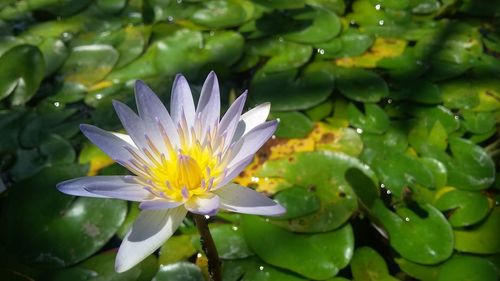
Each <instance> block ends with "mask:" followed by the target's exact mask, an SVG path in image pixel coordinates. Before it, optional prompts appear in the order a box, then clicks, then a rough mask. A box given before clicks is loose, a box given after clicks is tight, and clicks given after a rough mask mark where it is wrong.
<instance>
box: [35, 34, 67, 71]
mask: <svg viewBox="0 0 500 281" xmlns="http://www.w3.org/2000/svg"><path fill="white" fill-rule="evenodd" d="M39 48H40V51H41V52H42V54H43V60H44V62H45V76H49V75H52V74H53V73H54V72H55V71H56V70H58V69H59V68H60V67H61V66H62V65H63V64H64V61H65V60H66V58H67V57H68V55H69V51H68V48H67V47H66V45H65V44H64V42H63V41H62V40H60V39H54V38H47V39H45V40H44V41H43V43H42V44H40V45H39Z"/></svg>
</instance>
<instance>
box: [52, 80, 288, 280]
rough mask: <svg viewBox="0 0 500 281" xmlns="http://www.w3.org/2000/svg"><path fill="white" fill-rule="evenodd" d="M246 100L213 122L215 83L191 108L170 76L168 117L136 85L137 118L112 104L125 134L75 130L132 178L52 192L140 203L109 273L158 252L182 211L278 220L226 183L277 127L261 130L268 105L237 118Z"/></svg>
mask: <svg viewBox="0 0 500 281" xmlns="http://www.w3.org/2000/svg"><path fill="white" fill-rule="evenodd" d="M246 96H247V95H246V92H245V93H243V94H242V95H241V96H239V97H238V98H237V99H236V100H235V101H234V103H233V104H232V105H231V106H230V107H229V109H228V110H227V112H226V114H225V115H224V116H223V117H222V119H220V117H219V114H220V94H219V84H218V81H217V77H216V75H215V74H214V73H213V72H212V73H210V74H209V75H208V77H207V79H206V80H205V83H204V84H203V87H202V89H201V95H200V99H199V101H198V105H197V106H196V108H195V106H194V102H193V97H192V94H191V90H190V88H189V85H188V83H187V81H186V79H185V78H184V77H183V76H182V75H177V77H176V78H175V81H174V84H173V88H172V95H171V102H170V104H171V107H170V114H169V112H168V111H167V109H166V108H165V107H164V106H163V104H162V103H161V101H160V99H159V98H158V96H156V94H154V93H153V91H152V90H151V89H150V88H149V87H148V86H146V84H144V83H143V82H141V81H137V82H136V84H135V97H136V103H137V110H138V114H136V113H135V112H134V111H133V110H132V109H130V108H129V107H128V106H126V105H125V104H123V103H121V102H119V101H114V102H113V106H114V108H115V110H116V113H117V115H118V117H119V119H120V121H121V123H122V124H123V126H124V128H125V130H126V131H127V134H121V133H113V132H108V131H105V130H102V129H99V128H97V127H95V126H92V125H85V124H84V125H81V127H80V128H81V130H82V132H83V134H84V135H85V136H86V137H87V138H89V139H90V141H92V142H93V143H94V144H95V145H97V146H98V147H99V148H100V149H102V150H103V151H104V152H105V153H107V154H108V155H109V156H110V157H111V158H112V159H113V160H115V161H116V162H117V163H119V164H120V165H122V166H124V167H125V168H127V169H128V170H129V171H131V172H132V173H133V174H134V175H126V176H94V177H82V178H77V179H72V180H68V181H64V182H62V183H59V184H58V185H57V188H58V189H59V190H60V191H61V192H64V193H67V194H70V195H77V196H90V197H100V198H118V199H123V200H129V201H136V202H140V205H139V207H140V208H141V212H140V214H139V216H138V218H137V220H136V221H135V222H134V224H133V225H132V227H131V229H130V231H129V232H128V233H127V234H126V236H125V238H124V239H123V242H122V244H121V246H120V248H119V250H118V254H117V257H116V262H115V269H116V271H117V272H123V271H126V270H128V269H130V268H132V267H133V266H134V265H136V264H137V263H139V262H140V261H142V260H143V259H144V258H146V257H147V256H149V255H150V254H152V253H153V252H154V251H155V250H156V249H158V248H159V247H160V246H161V245H162V244H163V243H164V242H165V241H166V240H167V239H168V238H169V237H170V236H172V234H173V233H174V232H175V230H176V229H177V228H178V227H179V225H180V224H181V222H182V220H183V219H184V217H185V216H186V214H187V212H188V211H189V212H192V213H195V214H202V215H209V216H212V215H215V214H216V213H217V211H218V210H219V209H223V210H228V211H232V212H237V213H245V214H255V215H266V216H275V215H280V214H283V213H284V212H285V209H284V208H283V207H282V206H281V205H279V204H278V203H276V202H275V201H273V200H272V199H270V198H268V197H266V196H264V195H262V194H260V193H258V192H256V191H254V190H252V189H250V188H247V187H243V186H240V185H238V184H235V183H232V182H231V181H232V180H233V179H234V178H235V177H236V176H237V175H238V174H239V173H240V172H241V171H242V170H243V169H244V168H245V167H246V166H247V165H248V164H250V162H251V161H252V159H253V156H254V154H255V152H256V151H257V150H258V149H259V148H260V147H261V146H262V145H263V144H264V143H265V142H266V141H267V140H268V139H269V138H270V137H271V136H272V135H273V133H274V131H275V130H276V127H277V122H276V121H275V120H273V121H267V122H266V118H267V116H268V114H269V109H270V104H269V103H266V104H262V105H260V106H257V107H255V108H253V109H251V110H250V111H248V112H246V113H244V114H242V111H243V106H244V103H245V99H246Z"/></svg>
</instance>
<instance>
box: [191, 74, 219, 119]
mask: <svg viewBox="0 0 500 281" xmlns="http://www.w3.org/2000/svg"><path fill="white" fill-rule="evenodd" d="M196 114H201V120H202V122H203V124H204V125H205V126H204V127H205V128H208V127H213V126H214V125H215V124H217V123H218V122H219V115H220V93H219V81H218V80H217V75H215V72H213V71H211V72H210V73H209V74H208V76H207V79H206V80H205V83H203V87H202V88H201V94H200V99H199V101H198V106H197V107H196Z"/></svg>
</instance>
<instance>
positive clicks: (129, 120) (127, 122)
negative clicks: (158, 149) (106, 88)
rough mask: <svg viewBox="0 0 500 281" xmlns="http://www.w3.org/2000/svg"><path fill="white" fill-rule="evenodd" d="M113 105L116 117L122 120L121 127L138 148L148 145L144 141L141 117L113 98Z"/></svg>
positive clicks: (144, 131) (143, 127)
mask: <svg viewBox="0 0 500 281" xmlns="http://www.w3.org/2000/svg"><path fill="white" fill-rule="evenodd" d="M113 106H114V108H115V111H116V114H117V115H118V118H119V119H120V121H121V122H122V125H123V127H124V128H125V130H126V131H127V133H128V135H129V136H130V138H132V140H133V141H134V143H135V144H136V146H137V147H138V148H139V149H143V148H146V147H148V145H147V142H146V138H145V135H146V128H145V126H144V122H142V120H141V118H139V116H137V114H135V112H134V111H133V110H132V109H130V107H128V106H127V105H125V104H124V103H122V102H119V101H117V100H113Z"/></svg>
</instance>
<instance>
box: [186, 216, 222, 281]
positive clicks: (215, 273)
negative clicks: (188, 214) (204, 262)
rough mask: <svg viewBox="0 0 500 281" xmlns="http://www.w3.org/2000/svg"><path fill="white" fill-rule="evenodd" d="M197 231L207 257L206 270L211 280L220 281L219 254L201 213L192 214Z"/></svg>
mask: <svg viewBox="0 0 500 281" xmlns="http://www.w3.org/2000/svg"><path fill="white" fill-rule="evenodd" d="M192 215H193V218H194V222H195V223H196V227H197V228H198V232H199V233H200V242H201V246H202V247H203V251H204V252H205V255H207V259H208V272H209V274H210V280H211V281H221V280H222V272H221V267H220V260H219V254H218V253H217V248H215V243H214V239H213V238H212V234H210V230H209V229H208V224H207V220H206V219H205V217H204V216H203V215H198V214H192Z"/></svg>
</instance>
